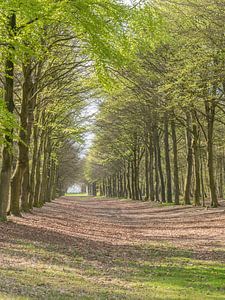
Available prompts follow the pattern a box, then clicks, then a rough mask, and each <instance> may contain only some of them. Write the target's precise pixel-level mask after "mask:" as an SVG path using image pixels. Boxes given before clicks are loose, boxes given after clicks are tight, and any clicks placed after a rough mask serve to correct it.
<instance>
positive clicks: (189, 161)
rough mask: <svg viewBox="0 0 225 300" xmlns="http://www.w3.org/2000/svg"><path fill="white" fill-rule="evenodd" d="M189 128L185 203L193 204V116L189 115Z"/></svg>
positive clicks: (187, 135)
mask: <svg viewBox="0 0 225 300" xmlns="http://www.w3.org/2000/svg"><path fill="white" fill-rule="evenodd" d="M186 120H187V128H186V141H187V175H186V181H185V191H184V203H185V204H191V199H190V197H191V181H192V168H193V156H192V134H191V115H190V113H187V119H186Z"/></svg>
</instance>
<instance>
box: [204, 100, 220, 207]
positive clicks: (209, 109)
mask: <svg viewBox="0 0 225 300" xmlns="http://www.w3.org/2000/svg"><path fill="white" fill-rule="evenodd" d="M205 111H206V118H207V129H208V130H207V133H208V136H207V154H208V174H209V188H210V196H211V206H212V207H217V206H218V205H219V203H218V199H217V195H216V185H215V177H214V161H213V160H214V153H213V129H214V119H215V103H214V102H213V101H212V102H211V103H209V101H206V102H205Z"/></svg>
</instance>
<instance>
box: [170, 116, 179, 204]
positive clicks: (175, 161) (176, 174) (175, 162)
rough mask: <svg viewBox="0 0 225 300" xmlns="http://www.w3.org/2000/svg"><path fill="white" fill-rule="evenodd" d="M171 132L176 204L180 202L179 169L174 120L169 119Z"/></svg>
mask: <svg viewBox="0 0 225 300" xmlns="http://www.w3.org/2000/svg"><path fill="white" fill-rule="evenodd" d="M171 133H172V142H173V180H174V201H175V204H176V205H179V204H180V188H179V171H178V150H177V135H176V126H175V122H174V120H171Z"/></svg>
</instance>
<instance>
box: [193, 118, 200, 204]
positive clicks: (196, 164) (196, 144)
mask: <svg viewBox="0 0 225 300" xmlns="http://www.w3.org/2000/svg"><path fill="white" fill-rule="evenodd" d="M192 131H193V154H194V170H195V191H194V197H195V198H194V204H195V205H196V206H200V196H201V195H200V186H201V179H200V162H199V160H200V154H199V132H198V128H197V124H196V123H193V126H192Z"/></svg>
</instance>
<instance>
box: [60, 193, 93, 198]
mask: <svg viewBox="0 0 225 300" xmlns="http://www.w3.org/2000/svg"><path fill="white" fill-rule="evenodd" d="M87 195H88V194H87V193H78V194H76V193H67V194H65V196H66V197H74V196H76V197H83V196H87Z"/></svg>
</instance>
